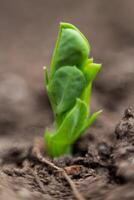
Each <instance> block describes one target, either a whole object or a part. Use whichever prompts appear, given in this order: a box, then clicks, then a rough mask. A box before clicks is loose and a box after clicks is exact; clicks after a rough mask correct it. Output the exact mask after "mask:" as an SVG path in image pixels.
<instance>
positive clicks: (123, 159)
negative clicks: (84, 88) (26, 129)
mask: <svg viewBox="0 0 134 200" xmlns="http://www.w3.org/2000/svg"><path fill="white" fill-rule="evenodd" d="M36 141H38V140H36ZM39 141H40V140H39ZM35 145H36V143H34V145H33V146H27V147H21V148H20V147H17V146H16V147H14V148H10V149H9V148H7V149H5V151H4V152H3V153H1V156H0V157H1V160H0V166H1V168H0V180H1V181H0V194H1V198H0V199H1V200H7V199H9V196H10V199H11V200H16V199H19V200H32V199H33V200H34V199H40V200H44V199H46V200H49V199H50V200H53V199H57V200H58V199H70V200H71V199H78V198H77V197H76V196H75V194H74V192H73V190H72V188H71V187H70V185H69V183H68V181H67V180H66V179H65V177H64V176H63V174H62V173H61V172H60V171H59V170H57V168H55V167H53V166H51V164H52V163H53V164H54V166H56V167H58V169H63V170H64V171H65V172H66V174H67V176H69V177H70V178H71V181H72V182H73V184H75V187H76V188H77V191H78V192H79V194H80V195H81V197H80V198H79V199H93V200H119V199H124V200H131V199H134V192H133V184H134V113H133V112H132V109H131V108H129V109H127V110H125V113H124V116H123V118H122V120H121V121H120V122H119V123H118V124H117V126H116V128H115V131H114V132H113V139H112V140H111V143H110V144H109V142H103V141H101V142H99V141H97V140H96V138H95V136H94V135H93V134H91V133H89V134H86V135H85V136H83V137H82V138H81V139H80V140H79V141H78V142H77V143H76V144H75V146H74V153H73V155H72V156H62V157H60V158H55V159H50V158H48V157H46V155H43V154H42V158H45V159H46V160H47V161H48V162H49V163H50V164H49V163H47V162H43V161H41V160H40V159H39V158H38V155H36V154H35V151H34V149H35ZM38 146H39V147H41V146H42V144H41V143H39V145H38ZM76 149H77V151H76ZM41 151H42V150H41V149H39V152H41ZM53 164H52V165H53ZM5 188H6V189H5Z"/></svg>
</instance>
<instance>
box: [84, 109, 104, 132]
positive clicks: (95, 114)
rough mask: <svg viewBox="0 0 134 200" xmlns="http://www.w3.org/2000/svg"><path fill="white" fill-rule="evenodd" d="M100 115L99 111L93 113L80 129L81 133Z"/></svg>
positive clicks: (100, 111)
mask: <svg viewBox="0 0 134 200" xmlns="http://www.w3.org/2000/svg"><path fill="white" fill-rule="evenodd" d="M101 113H102V110H99V111H97V112H95V113H93V114H92V115H91V116H90V117H89V118H88V119H87V120H86V121H85V124H84V126H83V127H82V129H81V133H83V132H84V131H85V130H86V129H87V128H89V127H90V126H91V125H92V124H93V123H94V122H95V121H96V119H97V117H98V116H99V115H100V114H101Z"/></svg>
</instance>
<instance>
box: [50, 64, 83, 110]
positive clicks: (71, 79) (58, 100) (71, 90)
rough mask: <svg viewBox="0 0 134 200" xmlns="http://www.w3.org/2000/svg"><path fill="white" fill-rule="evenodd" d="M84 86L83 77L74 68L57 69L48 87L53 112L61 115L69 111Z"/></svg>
mask: <svg viewBox="0 0 134 200" xmlns="http://www.w3.org/2000/svg"><path fill="white" fill-rule="evenodd" d="M85 84H86V83H85V78H84V75H83V74H82V72H81V71H80V70H79V69H77V68H76V67H70V66H65V67H63V68H60V69H58V70H57V71H56V73H55V75H54V77H53V79H52V80H51V81H50V84H49V86H48V92H49V94H50V95H49V96H50V98H51V101H52V102H53V105H54V108H55V112H56V113H57V114H61V113H63V112H65V111H67V110H68V109H71V107H72V106H73V105H74V104H75V102H76V98H78V97H79V96H80V95H81V93H82V91H83V89H84V87H85Z"/></svg>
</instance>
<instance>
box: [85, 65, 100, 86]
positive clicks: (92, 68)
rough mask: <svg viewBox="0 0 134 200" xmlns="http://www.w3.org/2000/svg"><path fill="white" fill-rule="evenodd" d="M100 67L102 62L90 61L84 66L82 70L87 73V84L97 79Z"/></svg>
mask: <svg viewBox="0 0 134 200" xmlns="http://www.w3.org/2000/svg"><path fill="white" fill-rule="evenodd" d="M100 69H101V64H97V63H88V64H86V65H85V66H84V68H83V70H82V71H83V73H84V75H85V78H86V83H87V84H89V83H90V82H92V81H93V80H94V79H95V77H96V75H97V74H98V72H99V71H100Z"/></svg>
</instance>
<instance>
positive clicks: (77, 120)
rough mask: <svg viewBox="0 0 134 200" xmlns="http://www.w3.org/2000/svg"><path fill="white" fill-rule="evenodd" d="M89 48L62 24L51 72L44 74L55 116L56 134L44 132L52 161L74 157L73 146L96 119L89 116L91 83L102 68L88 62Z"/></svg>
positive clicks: (78, 34)
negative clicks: (62, 157) (70, 155)
mask: <svg viewBox="0 0 134 200" xmlns="http://www.w3.org/2000/svg"><path fill="white" fill-rule="evenodd" d="M89 54H90V45H89V43H88V41H87V39H86V38H85V36H84V35H83V34H82V33H81V32H80V31H79V30H78V29H77V28H76V27H75V26H73V25H72V24H69V23H60V27H59V33H58V38H57V41H56V45H55V48H54V52H53V56H52V60H51V66H50V72H49V73H48V72H47V69H46V70H45V80H46V81H45V82H46V90H47V94H48V97H49V100H50V103H51V106H52V110H53V114H54V129H53V131H49V130H47V129H46V130H45V133H44V142H45V148H46V151H47V153H48V155H50V156H51V157H58V156H61V155H64V154H68V153H71V149H72V145H73V144H74V142H75V141H76V140H77V139H78V138H79V137H80V136H81V135H82V134H83V133H84V132H85V131H86V129H87V128H88V127H90V126H91V125H92V124H93V123H94V121H95V120H96V119H97V117H98V115H99V114H100V113H101V110H100V111H98V112H95V113H93V114H91V113H90V108H89V104H90V98H91V89H92V83H93V80H94V79H95V77H96V75H97V73H98V72H99V71H100V69H101V64H97V63H94V62H93V59H92V58H88V57H89Z"/></svg>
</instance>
